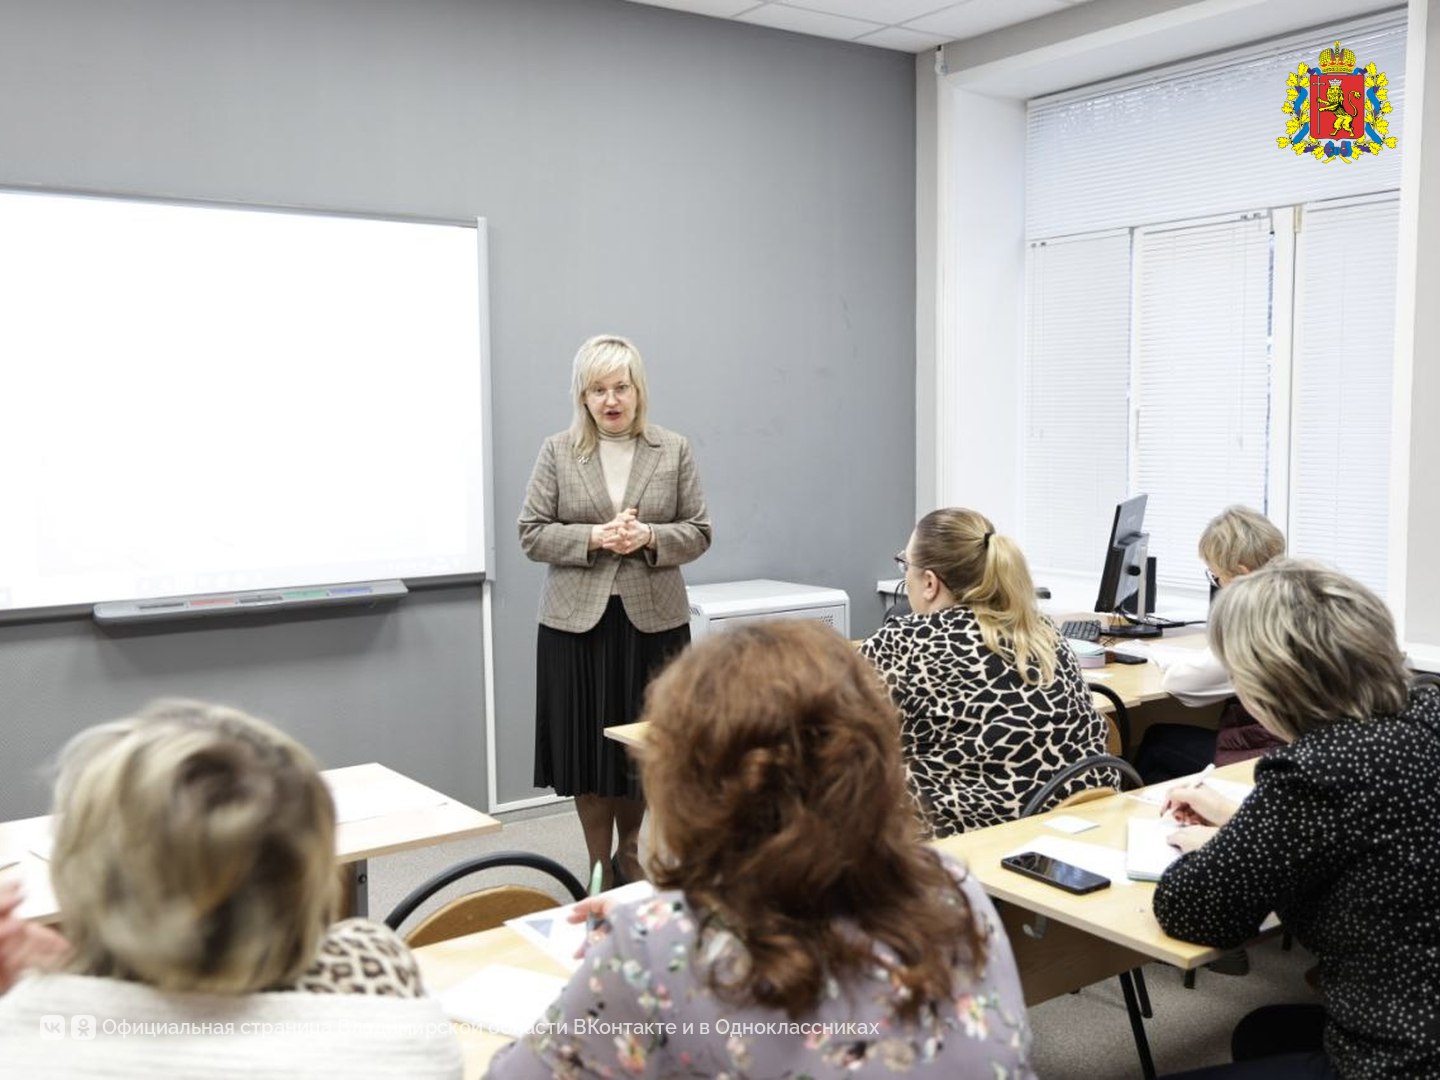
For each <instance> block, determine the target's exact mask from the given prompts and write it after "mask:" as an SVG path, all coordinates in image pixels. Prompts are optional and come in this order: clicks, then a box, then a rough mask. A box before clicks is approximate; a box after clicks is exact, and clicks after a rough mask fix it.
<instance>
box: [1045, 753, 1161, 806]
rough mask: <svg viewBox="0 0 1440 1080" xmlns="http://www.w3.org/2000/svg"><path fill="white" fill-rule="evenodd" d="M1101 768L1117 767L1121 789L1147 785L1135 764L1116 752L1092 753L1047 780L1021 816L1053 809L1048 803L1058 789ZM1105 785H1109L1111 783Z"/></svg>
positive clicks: (1127, 789) (1128, 789) (1126, 789)
mask: <svg viewBox="0 0 1440 1080" xmlns="http://www.w3.org/2000/svg"><path fill="white" fill-rule="evenodd" d="M1100 769H1115V770H1117V771H1118V772H1119V773H1120V790H1121V791H1130V790H1131V789H1133V788H1138V787H1144V786H1145V781H1144V780H1142V779H1140V774H1139V773H1138V772H1136V771H1135V766H1134V765H1131V764H1130V763H1129V762H1128V761H1126V760H1125V759H1124V758H1118V757H1116V756H1115V755H1114V754H1091V755H1090V756H1089V757H1087V758H1081V759H1080V760H1079V761H1072V762H1071V763H1070V764H1069V765H1066V766H1065V767H1064V768H1063V769H1061V770H1060V771H1059V772H1057V773H1056V774H1055V775H1054V776H1052V777H1050V779H1049V780H1047V781H1045V783H1044V784H1043V785H1042V786H1041V788H1040V790H1039V791H1037V792H1035V794H1034V795H1031V796H1030V798H1029V799H1027V800H1026V801H1025V805H1024V806H1023V807H1021V809H1020V816H1021V817H1029V816H1030V815H1031V814H1038V813H1040V812H1041V811H1042V810H1048V809H1051V808H1050V807H1049V806H1047V805H1046V804H1048V803H1049V802H1050V800H1051V799H1053V798H1054V797H1055V793H1056V792H1057V791H1059V790H1060V789H1061V788H1063V787H1064V786H1065V785H1066V784H1068V783H1070V781H1071V780H1074V779H1075V778H1076V777H1077V776H1082V775H1084V774H1085V773H1087V772H1098V771H1099V770H1100ZM1104 786H1106V787H1108V786H1109V785H1104ZM1072 798H1073V796H1072Z"/></svg>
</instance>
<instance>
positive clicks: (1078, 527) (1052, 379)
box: [1023, 231, 1130, 578]
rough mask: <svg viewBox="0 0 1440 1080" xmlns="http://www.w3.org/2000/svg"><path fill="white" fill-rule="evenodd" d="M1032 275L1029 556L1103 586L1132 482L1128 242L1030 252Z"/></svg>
mask: <svg viewBox="0 0 1440 1080" xmlns="http://www.w3.org/2000/svg"><path fill="white" fill-rule="evenodd" d="M1026 274H1027V277H1028V289H1027V298H1028V299H1027V303H1028V317H1027V320H1026V342H1025V354H1026V375H1027V377H1026V382H1025V414H1026V441H1025V447H1024V464H1023V478H1024V479H1023V483H1024V491H1025V502H1024V508H1025V527H1024V534H1023V535H1024V536H1025V548H1026V554H1027V556H1028V557H1029V559H1030V562H1031V563H1032V565H1034V566H1035V567H1036V568H1038V569H1043V570H1060V571H1082V572H1085V573H1094V574H1096V575H1097V578H1098V574H1099V571H1100V559H1101V557H1102V556H1103V554H1104V551H1103V547H1102V544H1103V540H1104V537H1105V535H1106V532H1107V530H1108V529H1109V527H1110V517H1111V515H1112V514H1113V512H1114V506H1115V503H1117V502H1119V501H1120V499H1121V498H1123V497H1124V494H1125V487H1126V480H1127V477H1126V445H1127V442H1128V439H1129V382H1130V234H1129V232H1128V231H1120V232H1113V233H1108V234H1102V235H1098V236H1088V237H1070V238H1066V239H1063V240H1057V241H1051V242H1049V243H1036V244H1031V245H1030V247H1029V250H1028V252H1027V261H1026Z"/></svg>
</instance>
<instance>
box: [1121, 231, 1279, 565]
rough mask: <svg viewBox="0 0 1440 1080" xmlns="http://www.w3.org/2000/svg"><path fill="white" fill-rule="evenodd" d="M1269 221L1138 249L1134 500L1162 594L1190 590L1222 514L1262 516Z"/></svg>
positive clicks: (1163, 239)
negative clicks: (1138, 497) (1234, 510)
mask: <svg viewBox="0 0 1440 1080" xmlns="http://www.w3.org/2000/svg"><path fill="white" fill-rule="evenodd" d="M1270 250H1271V241H1270V215H1269V214H1268V213H1264V214H1257V215H1251V216H1248V217H1244V218H1239V219H1232V220H1228V221H1220V222H1212V223H1206V224H1198V225H1192V226H1186V227H1171V228H1164V229H1154V230H1140V231H1139V232H1138V233H1137V235H1136V238H1135V319H1134V366H1133V379H1134V384H1133V393H1134V395H1135V406H1136V407H1135V412H1134V417H1133V423H1134V446H1133V462H1134V465H1133V483H1132V485H1131V487H1132V490H1134V491H1137V492H1146V493H1148V494H1149V496H1150V501H1149V504H1148V506H1147V507H1146V511H1145V527H1146V531H1147V532H1149V533H1150V554H1151V555H1153V556H1155V558H1156V559H1157V570H1156V581H1157V584H1160V585H1180V586H1194V585H1196V584H1197V583H1198V582H1199V581H1200V578H1201V575H1202V574H1203V572H1204V568H1203V566H1202V565H1201V564H1200V561H1199V557H1198V556H1197V554H1196V543H1197V540H1198V538H1199V536H1200V532H1201V530H1202V529H1203V528H1204V527H1205V523H1206V522H1207V521H1209V520H1210V518H1212V517H1213V516H1214V515H1215V514H1216V513H1217V512H1219V511H1220V510H1221V509H1222V508H1224V507H1226V506H1229V505H1231V504H1232V503H1244V504H1246V505H1249V506H1253V507H1255V508H1256V509H1260V510H1264V509H1265V508H1266V471H1267V462H1268V455H1267V440H1268V431H1269V407H1270V364H1269V345H1268V336H1269V329H1270V327H1269V322H1270V279H1271V274H1270Z"/></svg>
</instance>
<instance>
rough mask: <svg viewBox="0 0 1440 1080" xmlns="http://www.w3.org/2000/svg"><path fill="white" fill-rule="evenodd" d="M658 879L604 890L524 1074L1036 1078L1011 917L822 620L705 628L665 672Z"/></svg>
mask: <svg viewBox="0 0 1440 1080" xmlns="http://www.w3.org/2000/svg"><path fill="white" fill-rule="evenodd" d="M645 719H646V720H648V721H649V723H650V728H649V732H648V734H647V739H646V744H645V748H644V751H643V754H642V770H643V779H644V784H645V790H646V792H647V793H648V795H649V798H650V803H651V807H652V810H653V814H654V817H653V830H654V841H655V846H656V849H657V851H656V854H655V855H654V856H653V857H652V858H651V861H650V867H649V869H650V877H651V879H652V880H653V881H654V882H655V885H656V888H657V889H658V890H659V892H658V893H657V894H656V895H655V896H654V897H653V898H652V899H650V900H647V901H644V902H641V903H639V904H635V905H633V906H631V907H618V908H614V909H611V910H608V911H607V912H606V918H605V920H604V921H603V922H602V923H601V925H600V927H599V928H598V929H597V931H596V932H595V933H593V934H592V935H591V936H590V940H589V942H588V945H587V949H586V952H585V955H584V958H583V960H582V961H581V965H580V968H579V970H578V971H577V972H576V973H575V975H574V976H573V977H572V978H571V980H570V983H569V985H568V986H566V988H565V989H564V991H562V993H561V995H560V997H559V999H558V1000H557V1001H556V1002H555V1004H554V1005H552V1006H551V1007H550V1010H549V1012H548V1013H547V1015H546V1017H545V1021H544V1022H543V1023H541V1024H538V1025H537V1026H536V1029H535V1031H534V1032H532V1033H531V1034H529V1035H527V1036H525V1037H524V1038H522V1039H521V1040H520V1041H519V1042H518V1043H516V1044H515V1045H514V1046H513V1047H511V1048H510V1049H509V1050H507V1051H505V1052H503V1053H502V1054H501V1055H499V1056H498V1057H497V1058H496V1059H495V1061H494V1063H493V1064H492V1066H491V1069H490V1073H489V1075H490V1076H492V1077H497V1078H501V1080H512V1078H516V1077H522V1078H523V1077H550V1076H561V1077H599V1076H605V1077H620V1076H649V1077H707V1078H714V1077H731V1078H740V1077H751V1078H756V1080H759V1078H772V1077H773V1078H779V1077H795V1078H797V1080H798V1078H801V1077H814V1078H817V1080H818V1078H820V1077H841V1076H844V1077H847V1078H867V1077H869V1078H874V1077H888V1076H891V1075H894V1074H907V1075H912V1076H916V1077H935V1078H938V1077H945V1078H947V1080H950V1078H959V1080H964V1078H967V1077H973V1078H977V1080H978V1078H982V1077H983V1078H984V1080H1003V1078H1008V1077H1031V1076H1033V1075H1034V1074H1033V1073H1032V1072H1031V1069H1030V1066H1029V1064H1028V1057H1029V1047H1030V1031H1029V1027H1028V1024H1027V1021H1026V1016H1025V1004H1024V999H1023V996H1022V994H1021V990H1020V983H1019V977H1018V975H1017V974H1016V971H1015V961H1014V958H1013V956H1012V955H1011V952H1010V945H1009V942H1008V941H1007V940H1006V939H1005V935H1004V931H1003V930H1002V929H1001V927H1000V923H999V919H998V918H997V917H996V915H995V911H994V909H993V908H992V907H991V905H990V901H989V900H988V899H986V897H985V894H984V893H983V892H982V891H981V890H980V888H979V886H978V885H976V884H975V882H974V881H973V880H972V879H971V878H970V877H969V876H968V875H967V874H966V872H965V870H964V869H963V868H962V867H961V866H959V865H958V864H956V863H954V862H951V861H949V860H947V859H944V858H942V857H941V856H940V855H939V854H938V853H936V852H935V851H934V850H933V849H931V848H928V847H926V846H925V845H924V844H923V843H922V841H921V839H920V836H919V826H918V823H917V821H916V819H915V816H914V814H913V812H912V810H911V804H910V801H909V798H908V796H907V794H906V787H905V772H904V768H903V766H902V764H901V760H900V747H899V740H898V737H897V723H896V717H895V712H894V709H893V708H892V707H891V706H890V705H889V703H888V702H887V701H886V698H885V695H884V692H883V690H882V689H881V687H880V685H879V683H878V681H877V680H876V678H875V676H874V674H873V673H872V672H871V670H870V669H869V668H868V666H867V665H866V664H865V662H864V661H863V660H861V659H860V658H859V657H858V656H857V655H856V653H855V650H854V649H853V648H852V647H851V646H850V645H849V644H847V643H846V642H845V641H844V640H843V639H842V638H840V637H839V636H838V635H837V634H835V633H834V631H833V630H831V629H829V628H828V627H826V626H824V625H822V624H820V623H816V622H766V623H756V624H750V625H746V626H741V627H738V628H736V629H733V630H729V631H727V632H725V633H723V634H719V635H716V636H715V637H712V638H709V639H707V640H705V641H704V642H702V643H701V644H699V645H697V646H695V647H694V648H692V649H690V650H689V651H688V652H686V653H685V654H683V655H682V656H681V657H680V658H679V659H678V660H676V661H675V662H674V663H673V664H672V665H671V666H670V667H669V668H668V669H667V670H666V671H665V672H664V674H662V675H661V676H660V678H659V679H657V680H656V682H655V683H653V684H652V686H651V688H650V692H649V696H648V700H647V706H646V710H645Z"/></svg>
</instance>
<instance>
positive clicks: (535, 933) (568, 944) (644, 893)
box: [505, 881, 655, 971]
mask: <svg viewBox="0 0 1440 1080" xmlns="http://www.w3.org/2000/svg"><path fill="white" fill-rule="evenodd" d="M601 895H602V896H605V897H607V898H608V899H610V900H613V901H614V902H615V903H617V904H631V903H636V902H638V901H641V900H646V899H648V898H650V897H651V896H654V895H655V887H654V886H653V885H651V884H650V883H649V882H648V881H632V882H631V883H630V884H629V885H622V886H621V887H620V888H618V889H611V890H610V891H609V892H607V893H602V894H601ZM574 909H575V905H574V904H565V905H564V906H563V907H557V908H550V909H548V910H546V911H535V912H532V913H530V914H529V915H520V916H518V917H517V918H514V919H510V920H508V921H507V922H506V923H505V925H506V926H509V927H513V928H514V930H515V931H516V932H517V933H519V934H522V935H523V936H525V937H527V938H529V939H530V940H531V941H532V942H534V943H535V944H536V945H539V946H540V948H542V949H544V950H545V951H546V952H547V953H549V954H550V955H551V956H553V957H554V958H555V959H556V960H558V961H560V963H562V964H564V965H565V966H566V967H567V968H570V969H571V970H572V971H573V970H574V969H575V968H577V967H579V966H580V960H579V958H578V957H576V955H575V954H576V953H577V952H579V951H580V946H581V945H583V944H584V943H585V924H584V923H583V922H576V923H572V922H570V921H569V916H570V912H571V911H573V910H574Z"/></svg>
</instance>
